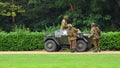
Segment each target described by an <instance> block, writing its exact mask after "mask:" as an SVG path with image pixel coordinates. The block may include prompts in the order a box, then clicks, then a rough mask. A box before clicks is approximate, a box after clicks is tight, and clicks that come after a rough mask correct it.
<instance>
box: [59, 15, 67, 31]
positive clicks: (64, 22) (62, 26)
mask: <svg viewBox="0 0 120 68" xmlns="http://www.w3.org/2000/svg"><path fill="white" fill-rule="evenodd" d="M68 19H69V18H68V16H64V17H63V20H62V22H61V28H60V29H62V30H63V29H67V24H68Z"/></svg>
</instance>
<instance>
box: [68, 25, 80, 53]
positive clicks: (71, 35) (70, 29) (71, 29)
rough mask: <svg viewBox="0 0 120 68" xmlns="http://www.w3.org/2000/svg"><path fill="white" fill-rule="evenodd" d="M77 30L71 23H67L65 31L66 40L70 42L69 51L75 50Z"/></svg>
mask: <svg viewBox="0 0 120 68" xmlns="http://www.w3.org/2000/svg"><path fill="white" fill-rule="evenodd" d="M77 31H78V29H75V28H74V27H72V25H71V24H68V29H67V33H68V40H69V43H70V49H71V52H75V48H76V39H77Z"/></svg>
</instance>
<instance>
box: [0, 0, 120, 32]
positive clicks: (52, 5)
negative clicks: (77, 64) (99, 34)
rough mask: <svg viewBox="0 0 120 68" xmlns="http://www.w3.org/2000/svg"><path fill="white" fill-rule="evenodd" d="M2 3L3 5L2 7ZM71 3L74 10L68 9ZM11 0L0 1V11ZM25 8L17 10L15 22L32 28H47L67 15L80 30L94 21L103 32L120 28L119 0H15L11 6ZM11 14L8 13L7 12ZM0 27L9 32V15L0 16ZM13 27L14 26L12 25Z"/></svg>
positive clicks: (40, 29) (38, 29)
mask: <svg viewBox="0 0 120 68" xmlns="http://www.w3.org/2000/svg"><path fill="white" fill-rule="evenodd" d="M1 3H4V5H2V6H1ZM70 3H71V4H72V6H73V10H71V9H70ZM8 5H11V4H10V0H1V2H0V12H2V14H3V15H4V13H3V12H7V11H8V10H9V9H10V8H9V7H8ZM15 6H16V7H17V8H20V7H21V8H24V9H25V11H26V12H24V13H22V14H20V13H18V12H17V10H18V9H15V12H17V16H16V23H15V24H16V25H25V27H27V28H30V30H31V31H42V30H44V29H45V28H46V27H50V26H57V25H59V24H60V23H61V20H62V17H63V16H64V15H68V16H69V17H70V20H71V21H70V22H69V23H72V24H73V25H74V26H75V27H77V28H80V29H83V30H84V29H86V28H87V29H88V28H90V24H91V23H92V22H95V23H97V24H98V25H99V26H100V28H101V29H102V30H103V31H119V30H120V23H119V21H120V19H119V18H120V13H119V11H120V1H119V0H15V5H14V7H15ZM6 14H7V15H10V14H11V12H7V13H6ZM14 15H15V13H14ZM0 18H1V20H0V22H1V23H0V25H1V26H0V28H1V29H3V30H6V31H10V30H11V29H12V26H11V25H13V24H12V23H11V18H9V17H4V16H0ZM13 27H14V26H13Z"/></svg>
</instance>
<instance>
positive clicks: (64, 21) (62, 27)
mask: <svg viewBox="0 0 120 68" xmlns="http://www.w3.org/2000/svg"><path fill="white" fill-rule="evenodd" d="M61 29H67V21H66V20H65V19H63V20H62V22H61Z"/></svg>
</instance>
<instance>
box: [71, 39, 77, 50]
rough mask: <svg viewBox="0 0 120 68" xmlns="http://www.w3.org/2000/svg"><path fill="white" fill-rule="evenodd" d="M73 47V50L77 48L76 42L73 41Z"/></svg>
mask: <svg viewBox="0 0 120 68" xmlns="http://www.w3.org/2000/svg"><path fill="white" fill-rule="evenodd" d="M72 47H73V49H75V48H76V40H73V41H72Z"/></svg>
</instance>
